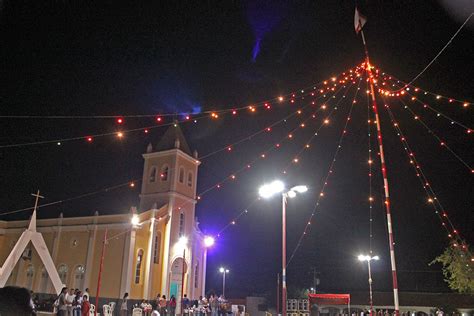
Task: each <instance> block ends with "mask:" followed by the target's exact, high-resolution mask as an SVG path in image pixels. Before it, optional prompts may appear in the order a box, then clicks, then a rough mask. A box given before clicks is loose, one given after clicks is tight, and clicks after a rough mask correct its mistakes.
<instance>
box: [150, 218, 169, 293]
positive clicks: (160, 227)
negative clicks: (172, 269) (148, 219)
mask: <svg viewBox="0 0 474 316" xmlns="http://www.w3.org/2000/svg"><path fill="white" fill-rule="evenodd" d="M165 232H166V223H165V221H163V220H161V221H157V222H156V233H157V234H161V243H160V253H159V255H158V257H159V261H158V263H153V264H152V270H153V280H152V294H153V296H156V295H157V294H159V293H160V291H161V285H162V283H161V281H162V271H163V260H164V258H163V250H164V247H165ZM160 294H161V293H160ZM162 295H163V294H162Z"/></svg>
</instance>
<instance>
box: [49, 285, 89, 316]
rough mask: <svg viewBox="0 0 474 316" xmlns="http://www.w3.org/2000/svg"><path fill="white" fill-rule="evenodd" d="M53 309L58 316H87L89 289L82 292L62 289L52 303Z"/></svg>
mask: <svg viewBox="0 0 474 316" xmlns="http://www.w3.org/2000/svg"><path fill="white" fill-rule="evenodd" d="M54 309H55V312H56V313H57V315H58V316H89V313H90V309H91V304H90V302H89V289H85V290H84V292H82V291H80V290H79V289H73V288H70V289H68V288H67V287H63V288H62V290H61V293H59V296H58V298H57V299H56V300H55V302H54Z"/></svg>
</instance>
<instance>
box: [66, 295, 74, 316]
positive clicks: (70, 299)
mask: <svg viewBox="0 0 474 316" xmlns="http://www.w3.org/2000/svg"><path fill="white" fill-rule="evenodd" d="M75 298H76V295H75V294H74V289H73V288H71V289H69V292H66V308H67V316H73V315H72V303H73V302H74V299H75Z"/></svg>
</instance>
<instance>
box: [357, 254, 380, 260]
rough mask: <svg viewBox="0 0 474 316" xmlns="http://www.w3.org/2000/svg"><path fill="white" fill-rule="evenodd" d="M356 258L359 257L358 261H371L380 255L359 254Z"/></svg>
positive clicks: (377, 258)
mask: <svg viewBox="0 0 474 316" xmlns="http://www.w3.org/2000/svg"><path fill="white" fill-rule="evenodd" d="M357 259H359V260H360V261H371V260H379V259H380V257H379V256H373V257H371V256H364V255H359V256H358V257H357Z"/></svg>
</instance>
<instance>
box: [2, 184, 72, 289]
mask: <svg viewBox="0 0 474 316" xmlns="http://www.w3.org/2000/svg"><path fill="white" fill-rule="evenodd" d="M39 193H40V192H39V190H38V192H37V193H36V194H31V195H32V196H34V197H36V200H35V206H34V208H33V215H32V216H31V220H30V224H29V225H28V229H26V230H25V231H24V232H23V233H22V234H21V236H20V239H18V241H17V243H16V244H15V246H14V247H13V249H12V251H11V252H10V254H9V255H8V258H7V260H5V262H4V263H3V266H2V267H1V268H0V287H4V286H5V284H6V283H7V281H8V278H9V277H10V274H11V273H12V271H13V269H14V268H15V265H16V264H17V262H18V260H20V258H21V255H22V254H23V251H25V248H26V246H28V243H29V242H30V241H31V243H32V244H33V246H34V247H35V249H36V251H37V252H38V255H39V257H40V259H41V261H42V262H43V264H44V268H45V269H46V271H47V272H48V275H49V277H50V278H51V282H52V283H53V286H54V290H55V291H56V293H57V294H59V293H60V292H61V289H62V287H63V286H64V285H63V284H62V282H61V279H60V278H59V274H58V271H57V270H56V267H55V266H54V262H53V259H52V258H51V255H50V254H49V251H48V247H47V246H46V243H45V242H44V239H43V235H41V233H38V232H37V231H36V209H37V208H38V201H39V199H40V198H44V197H43V196H41V195H39Z"/></svg>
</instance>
